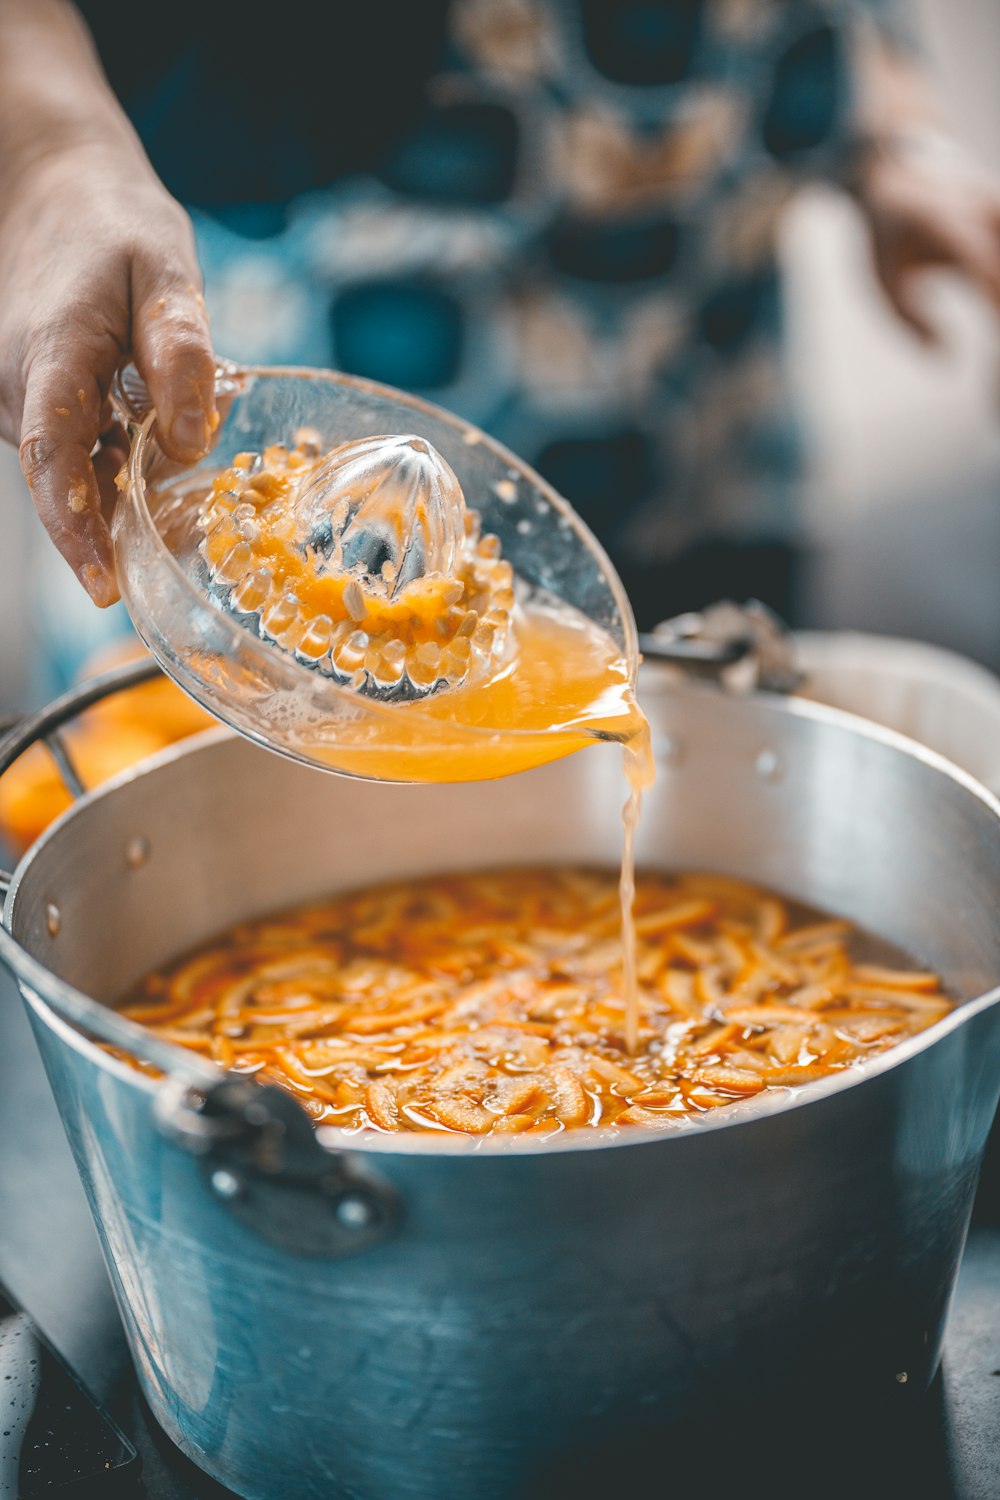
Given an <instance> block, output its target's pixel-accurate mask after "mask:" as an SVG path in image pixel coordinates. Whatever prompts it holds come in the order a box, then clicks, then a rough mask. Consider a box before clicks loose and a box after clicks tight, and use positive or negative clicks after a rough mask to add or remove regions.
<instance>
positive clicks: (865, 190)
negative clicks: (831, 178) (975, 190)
mask: <svg viewBox="0 0 1000 1500" xmlns="http://www.w3.org/2000/svg"><path fill="white" fill-rule="evenodd" d="M900 168H904V169H906V168H909V169H911V170H915V171H918V172H920V173H922V174H924V173H926V174H930V175H937V176H944V177H954V176H956V175H959V174H961V175H967V174H969V173H970V172H972V171H973V170H974V167H973V164H972V162H971V160H970V158H969V155H968V153H967V152H966V151H965V149H964V147H963V146H962V145H961V143H960V142H959V141H957V140H956V139H955V137H954V136H953V135H951V134H949V132H948V131H947V130H944V129H942V128H941V127H940V126H938V125H934V124H932V123H929V122H925V121H914V122H912V123H910V124H906V125H900V126H896V127H893V128H892V129H889V130H880V131H878V132H877V133H876V132H872V133H871V134H868V135H864V136H860V137H859V138H858V140H857V141H856V142H855V144H854V146H853V148H852V150H851V152H850V155H849V159H848V162H847V167H846V170H845V172H844V174H843V179H842V181H843V185H844V187H845V188H846V189H847V191H848V192H849V193H851V194H852V196H853V197H855V198H857V199H858V200H859V201H860V202H862V203H864V202H866V201H867V200H868V199H869V198H870V197H871V195H872V193H873V192H877V190H878V186H879V183H880V182H881V180H882V179H883V178H884V176H885V174H886V173H887V172H889V173H895V172H898V171H899V169H900Z"/></svg>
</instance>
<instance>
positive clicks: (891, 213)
mask: <svg viewBox="0 0 1000 1500" xmlns="http://www.w3.org/2000/svg"><path fill="white" fill-rule="evenodd" d="M857 196H858V200H859V202H860V204H861V207H862V210H863V212H864V214H865V216H866V218H867V220H868V226H869V229H870V232H871V237H872V249H873V254H874V260H875V269H876V271H877V273H878V278H879V281H880V282H881V284H882V288H883V290H884V291H885V293H886V296H887V297H888V298H889V301H890V303H891V304H892V306H893V308H894V309H895V311H896V313H897V314H898V315H899V317H900V318H901V319H902V320H903V321H904V322H905V323H906V324H908V326H909V327H910V328H912V330H913V331H914V333H916V334H917V336H918V337H919V338H920V339H922V340H923V341H924V342H925V343H928V344H932V343H938V342H939V338H938V334H937V330H936V329H935V327H934V324H933V323H932V322H931V320H930V319H929V318H928V316H927V313H926V312H925V310H924V308H923V307H922V305H921V302H920V297H919V291H918V283H919V280H920V273H921V272H923V271H927V270H931V269H934V268H944V269H949V270H952V271H956V272H958V273H959V274H960V275H961V276H963V277H964V278H965V279H966V280H967V281H969V282H970V283H971V284H972V285H973V286H975V287H976V288H977V289H978V290H979V291H980V292H982V293H983V295H984V296H985V297H986V298H987V299H988V300H989V302H990V303H991V304H992V305H993V307H994V308H995V309H996V310H997V312H998V313H1000V190H998V189H997V188H995V187H993V186H992V185H991V184H990V183H988V182H985V181H983V180H982V179H980V178H976V177H974V176H973V175H972V174H971V173H960V172H956V173H955V174H954V175H946V174H945V172H944V171H942V170H941V169H930V168H928V167H925V166H919V165H917V164H916V163H914V162H911V161H908V160H906V159H903V158H901V157H896V156H894V155H893V154H892V153H891V152H890V151H885V152H879V153H876V154H875V155H874V157H873V158H872V160H871V161H870V162H869V164H868V165H867V167H866V168H865V171H864V173H863V175H862V177H861V180H860V183H859V185H858V192H857Z"/></svg>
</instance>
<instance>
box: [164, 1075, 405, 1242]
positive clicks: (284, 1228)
mask: <svg viewBox="0 0 1000 1500" xmlns="http://www.w3.org/2000/svg"><path fill="white" fill-rule="evenodd" d="M154 1108H155V1116H156V1122H157V1125H158V1128H159V1129H160V1131H161V1132H162V1134H163V1135H164V1136H166V1137H167V1139H168V1140H170V1141H172V1142H173V1144H174V1145H176V1146H179V1147H180V1148H181V1149H182V1150H184V1151H187V1152H188V1153H190V1154H191V1155H193V1156H195V1157H196V1158H198V1160H199V1164H200V1167H201V1173H202V1177H203V1179H204V1181H205V1184H206V1187H207V1189H208V1191H209V1192H210V1193H211V1195H212V1196H213V1197H214V1198H215V1199H217V1200H218V1201H219V1202H220V1203H222V1204H224V1205H225V1207H226V1208H227V1209H228V1210H229V1212H230V1213H231V1214H232V1215H233V1217H234V1218H235V1219H237V1220H238V1221H239V1222H240V1223H241V1224H243V1225H244V1227H246V1228H248V1229H251V1230H253V1231H254V1233H255V1234H256V1235H258V1236H259V1237H260V1238H261V1239H263V1240H265V1241H267V1243H268V1244H270V1245H274V1246H275V1247H276V1248H277V1249H280V1250H284V1251H287V1252H289V1253H291V1254H293V1255H301V1256H312V1257H316V1256H322V1257H323V1258H325V1259H341V1258H344V1257H346V1256H350V1255H356V1254H358V1253H359V1252H360V1251H362V1250H369V1249H371V1248H372V1247H374V1246H375V1245H378V1244H381V1243H382V1242H383V1241H385V1240H387V1239H391V1238H392V1236H393V1235H394V1234H395V1233H396V1231H397V1229H398V1228H399V1226H400V1223H401V1219H402V1211H401V1205H400V1201H399V1197H398V1195H397V1193H396V1191H395V1189H394V1188H393V1187H392V1186H391V1184H390V1183H388V1182H387V1181H386V1180H385V1178H383V1177H381V1176H380V1175H378V1174H377V1173H375V1172H373V1171H371V1170H370V1169H369V1168H368V1167H367V1166H366V1165H365V1164H364V1163H363V1162H362V1161H361V1159H360V1158H359V1157H358V1156H355V1155H347V1154H345V1153H343V1152H336V1151H328V1150H327V1149H326V1148H325V1147H324V1146H322V1145H321V1144H320V1142H319V1140H318V1139H317V1136H316V1132H315V1129H314V1128H313V1124H312V1121H311V1120H310V1119H309V1118H308V1116H307V1115H306V1114H305V1112H304V1111H303V1110H302V1109H301V1108H300V1107H299V1105H298V1104H297V1103H296V1101H295V1100H294V1099H293V1098H292V1097H291V1096H290V1095H289V1094H286V1093H285V1092H284V1090H282V1089H279V1088H276V1087H274V1086H273V1085H266V1086H262V1085H260V1084H257V1083H253V1082H251V1081H250V1080H249V1079H247V1078H237V1077H234V1076H233V1075H229V1076H225V1075H223V1076H222V1077H220V1079H219V1081H218V1082H217V1083H213V1084H212V1086H211V1087H209V1088H207V1089H191V1088H190V1087H187V1086H185V1085H184V1084H183V1083H181V1082H180V1081H179V1080H174V1081H171V1082H167V1083H165V1084H164V1085H162V1086H161V1088H160V1089H159V1091H158V1093H157V1097H156V1103H155V1106H154Z"/></svg>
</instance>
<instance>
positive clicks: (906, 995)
mask: <svg viewBox="0 0 1000 1500" xmlns="http://www.w3.org/2000/svg"><path fill="white" fill-rule="evenodd" d="M620 922H621V905H620V897H619V891H618V889H617V876H616V874H615V873H613V872H610V871H608V872H605V871H597V870H583V869H573V868H552V869H549V868H526V869H514V870H500V871H491V872H488V873H477V874H466V875H450V876H440V877H436V878H429V879H426V880H421V881H419V882H410V883H406V884H402V883H401V884H393V885H383V886H378V887H374V888H370V889H367V890H363V891H356V892H352V893H349V894H347V895H342V896H338V897H335V898H333V899H332V900H330V901H327V902H323V903H321V904H319V905H314V906H310V907H307V908H304V909H302V910H299V911H296V912H292V913H289V914H287V915H284V916H278V917H275V918H272V919H267V920H263V921H259V922H253V923H248V924H245V925H243V926H240V927H238V928H235V929H233V931H231V932H230V933H228V934H227V935H226V936H224V937H223V938H220V939H219V940H218V941H216V942H214V943H212V944H210V945H208V946H207V947H206V948H204V949H202V950H201V951H200V952H198V953H197V954H195V955H194V956H191V957H188V958H185V959H183V960H182V961H181V962H179V963H178V964H176V965H174V966H173V967H172V968H170V969H167V970H164V971H162V972H158V973H155V974H152V975H150V976H149V977H148V978H147V979H146V980H145V981H144V982H143V983H142V984H141V985H140V986H139V987H138V989H137V990H136V992H135V993H134V994H133V995H132V996H130V997H129V999H128V1001H127V1002H126V1004H125V1005H124V1007H123V1009H124V1013H125V1014H126V1015H128V1016H130V1017H131V1018H132V1019H134V1020H136V1021H139V1022H141V1023H142V1024H143V1025H145V1026H147V1027H149V1028H150V1029H151V1030H154V1031H155V1032H157V1033H158V1034H159V1035H160V1036H163V1037H166V1038H168V1039H169V1040H171V1041H173V1042H176V1043H180V1044H181V1045H183V1046H186V1047H190V1048H192V1049H193V1050H195V1051H197V1052H200V1053H202V1054H204V1055H205V1056H206V1057H208V1058H211V1059H213V1060H214V1061H215V1062H217V1063H218V1064H219V1065H220V1066H221V1067H225V1068H232V1069H235V1070H237V1071H239V1072H244V1073H249V1074H252V1075H254V1076H255V1077H257V1078H259V1079H260V1080H262V1081H265V1082H268V1083H274V1084H278V1085H279V1086H281V1087H282V1088H285V1089H287V1090H289V1092H291V1093H292V1094H294V1095H295V1096H296V1098H298V1099H299V1101H300V1102H301V1103H302V1105H303V1106H304V1108H305V1109H307V1110H308V1112H309V1113H310V1114H311V1115H312V1116H313V1118H314V1119H315V1120H316V1121H317V1122H319V1123H323V1124H328V1125H339V1126H346V1127H350V1128H355V1129H369V1130H376V1131H383V1132H393V1131H401V1130H402V1131H435V1132H448V1131H452V1132H459V1133H464V1134H472V1135H485V1134H497V1133H533V1134H539V1133H540V1134H548V1133H551V1132H555V1131H560V1130H564V1129H573V1128H577V1127H584V1126H616V1127H623V1128H629V1127H636V1126H643V1127H659V1128H670V1127H677V1126H678V1125H682V1124H683V1123H684V1121H685V1120H686V1119H690V1117H692V1116H694V1115H700V1114H703V1113H704V1112H705V1111H708V1110H714V1109H718V1108H723V1107H725V1106H726V1105H728V1104H731V1103H732V1102H733V1101H734V1100H737V1099H743V1098H748V1097H750V1096H752V1095H755V1094H760V1093H762V1092H763V1091H764V1090H766V1089H769V1088H775V1087H788V1086H794V1085H798V1084H802V1083H806V1082H809V1081H811V1080H813V1079H815V1078H821V1077H823V1076H825V1075H826V1074H829V1073H832V1072H837V1071H840V1070H842V1069H845V1068H851V1067H853V1066H856V1065H857V1064H859V1063H862V1062H864V1061H865V1059H866V1058H870V1057H871V1056H873V1055H874V1054H877V1053H879V1052H882V1051H884V1050H885V1049H886V1048H888V1047H892V1046H893V1045H895V1044H896V1043H897V1042H899V1041H901V1040H902V1039H903V1038H905V1037H908V1036H913V1035H914V1034H916V1033H917V1032H920V1031H922V1030H924V1029H925V1028H926V1027H928V1026H930V1025H932V1024H933V1023H934V1022H935V1021H937V1020H939V1019H941V1017H942V1016H944V1015H945V1014H947V1012H948V1011H949V1010H950V1009H951V1005H952V1002H951V1001H950V999H949V998H948V996H947V995H945V994H944V993H943V992H942V989H941V986H940V983H939V981H938V978H937V976H936V975H934V974H930V973H925V972H921V971H918V970H916V969H914V968H909V967H895V966H894V967H886V965H885V963H884V962H880V963H878V964H876V963H872V962H870V961H867V960H868V959H869V958H870V956H871V947H870V944H871V940H870V939H867V938H866V937H865V935H864V934H860V933H858V932H856V931H854V930H852V928H851V927H850V925H849V924H848V923H846V922H843V921H837V920H831V919H828V918H825V917H822V916H817V915H816V914H815V913H805V912H803V911H801V910H800V909H798V908H792V907H790V906H789V905H788V904H787V903H785V902H783V901H781V900H780V899H778V898H777V897H775V896H773V895H770V894H768V893H767V892H765V891H762V890H758V889H756V888H754V887H752V886H748V885H745V884H742V883H741V882H738V881H734V880H730V879H727V878H724V877H721V876H712V875H701V874H690V875H681V876H677V877H670V876H666V875H657V874H641V875H640V876H639V879H638V881H637V890H636V899H635V928H634V935H635V953H634V962H635V972H636V977H637V1006H636V1012H635V1016H634V1026H635V1040H634V1046H630V1037H629V1027H630V1022H629V1017H628V1008H627V1002H626V977H625V968H626V966H627V964H628V962H630V960H628V959H627V958H626V962H625V963H624V964H623V949H622V943H621V938H620ZM625 953H626V955H627V953H628V949H627V946H626V949H625ZM879 957H880V958H882V957H884V953H879Z"/></svg>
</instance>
